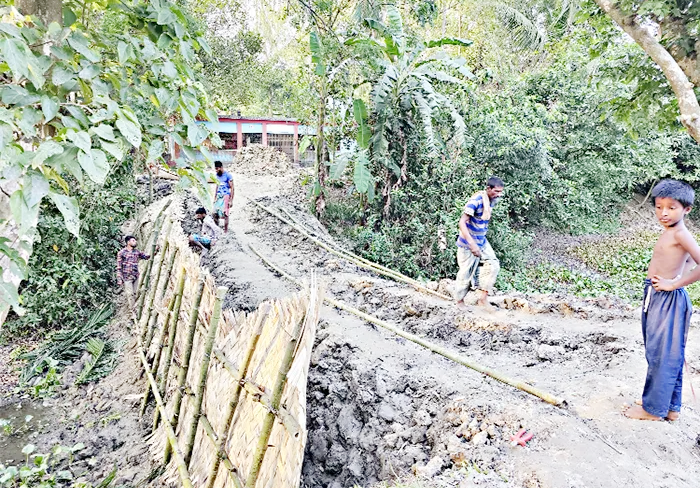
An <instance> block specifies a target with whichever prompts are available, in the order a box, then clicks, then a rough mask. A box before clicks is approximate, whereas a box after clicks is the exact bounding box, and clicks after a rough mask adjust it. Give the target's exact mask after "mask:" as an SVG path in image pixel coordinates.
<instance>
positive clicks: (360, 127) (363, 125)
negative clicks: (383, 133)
mask: <svg viewBox="0 0 700 488" xmlns="http://www.w3.org/2000/svg"><path fill="white" fill-rule="evenodd" d="M352 109H353V115H354V117H355V122H357V144H358V145H359V146H360V147H361V148H362V149H367V148H368V147H369V142H370V140H371V139H372V129H371V128H370V127H369V125H367V107H366V106H365V102H364V101H363V100H360V99H357V98H356V99H354V100H353V101H352Z"/></svg>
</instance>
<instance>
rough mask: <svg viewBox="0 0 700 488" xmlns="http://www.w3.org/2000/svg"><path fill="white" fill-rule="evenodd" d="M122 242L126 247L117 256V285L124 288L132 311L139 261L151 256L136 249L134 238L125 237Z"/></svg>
mask: <svg viewBox="0 0 700 488" xmlns="http://www.w3.org/2000/svg"><path fill="white" fill-rule="evenodd" d="M124 240H125V241H126V247H125V248H124V249H122V250H121V251H119V253H118V254H117V285H119V286H124V291H125V292H126V299H127V300H128V301H129V311H133V310H134V304H135V302H134V298H135V297H136V291H137V290H136V285H137V283H138V281H139V260H140V259H150V258H151V256H149V255H148V254H145V253H143V252H141V251H139V250H138V249H136V238H135V237H134V236H126V239H124Z"/></svg>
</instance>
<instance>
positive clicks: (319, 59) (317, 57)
mask: <svg viewBox="0 0 700 488" xmlns="http://www.w3.org/2000/svg"><path fill="white" fill-rule="evenodd" d="M309 47H310V48H311V62H312V63H314V64H315V65H316V74H317V75H318V76H323V75H325V74H326V65H325V64H324V60H323V45H322V44H321V39H320V38H319V37H318V34H316V32H311V34H309Z"/></svg>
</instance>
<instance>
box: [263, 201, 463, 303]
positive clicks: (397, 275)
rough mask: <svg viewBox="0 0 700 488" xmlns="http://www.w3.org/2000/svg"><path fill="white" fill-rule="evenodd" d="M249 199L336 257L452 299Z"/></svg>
mask: <svg viewBox="0 0 700 488" xmlns="http://www.w3.org/2000/svg"><path fill="white" fill-rule="evenodd" d="M250 201H251V202H252V203H254V204H255V205H257V206H258V207H260V208H261V209H263V210H265V211H266V212H267V213H269V214H270V215H272V216H274V217H276V218H278V219H279V220H281V221H282V222H284V223H285V224H287V225H288V226H290V227H291V228H292V229H294V230H296V231H297V232H298V233H300V234H301V235H302V236H304V237H306V238H307V239H309V240H310V241H312V242H314V243H316V244H317V245H318V246H319V247H321V248H323V249H325V250H326V251H328V252H329V253H331V254H333V255H335V256H338V257H340V258H342V259H345V260H346V261H350V262H351V263H353V264H355V265H356V266H359V267H361V268H365V269H368V270H370V271H373V272H375V273H378V274H382V275H385V276H388V277H390V278H392V279H394V280H396V281H402V282H404V283H407V284H409V285H411V286H413V287H414V288H416V289H418V290H420V291H423V292H425V293H428V294H430V295H434V296H436V297H438V298H442V299H443V300H449V301H452V297H448V296H447V295H443V294H442V293H438V292H437V291H434V290H431V289H430V288H427V287H426V286H425V285H423V284H421V283H419V282H418V281H416V280H414V279H412V278H409V277H408V276H405V275H402V274H401V273H399V272H397V271H393V270H391V269H389V268H385V267H383V266H381V265H379V264H376V263H373V262H372V261H367V260H364V261H360V260H358V259H355V258H354V257H352V256H349V255H348V254H345V253H343V252H341V251H338V250H336V249H334V248H332V247H331V246H329V245H327V244H326V243H324V242H323V241H321V240H319V239H317V238H316V237H314V236H312V235H311V234H309V233H308V232H307V231H305V230H304V229H302V228H301V227H299V226H297V225H295V224H294V223H292V222H290V221H289V220H287V219H285V218H284V217H282V216H281V215H279V214H278V213H277V212H275V211H274V210H271V209H269V208H267V207H265V206H264V205H262V204H261V203H258V202H256V201H255V200H250ZM363 259H364V258H363ZM368 263H369V264H368Z"/></svg>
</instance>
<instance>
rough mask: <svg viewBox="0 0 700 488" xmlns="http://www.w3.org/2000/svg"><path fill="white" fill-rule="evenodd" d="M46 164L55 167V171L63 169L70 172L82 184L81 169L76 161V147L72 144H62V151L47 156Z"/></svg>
mask: <svg viewBox="0 0 700 488" xmlns="http://www.w3.org/2000/svg"><path fill="white" fill-rule="evenodd" d="M46 165H48V166H51V167H52V168H56V171H57V172H59V173H61V172H63V171H68V172H70V173H71V174H72V175H73V176H75V179H76V180H78V182H79V183H80V184H81V185H82V183H83V171H82V170H81V169H80V164H79V163H78V148H77V147H75V146H74V145H73V144H65V145H64V146H63V152H62V153H60V154H56V155H54V156H51V157H50V158H48V159H47V160H46Z"/></svg>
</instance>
